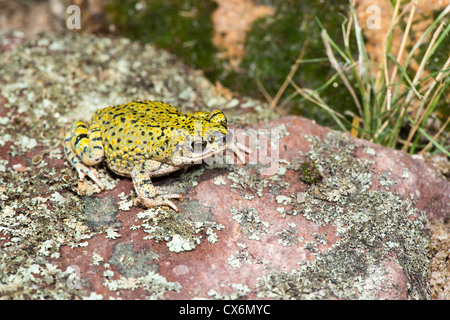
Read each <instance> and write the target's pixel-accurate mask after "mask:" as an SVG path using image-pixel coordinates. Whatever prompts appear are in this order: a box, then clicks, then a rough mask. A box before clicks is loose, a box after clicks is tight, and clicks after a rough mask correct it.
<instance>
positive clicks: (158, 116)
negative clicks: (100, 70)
mask: <svg viewBox="0 0 450 320" xmlns="http://www.w3.org/2000/svg"><path fill="white" fill-rule="evenodd" d="M226 148H229V149H231V150H232V151H233V152H234V153H235V154H236V155H237V156H238V157H239V158H240V159H242V158H243V154H242V152H241V150H242V151H245V152H249V150H248V149H246V148H245V147H243V146H241V145H239V144H236V143H232V142H231V132H230V131H229V130H228V129H227V119H226V117H225V115H224V114H223V112H222V111H219V110H216V111H213V112H211V113H208V112H195V113H187V114H184V113H182V112H180V111H178V110H177V109H176V108H175V107H173V106H171V105H169V104H166V103H162V102H152V101H133V102H130V103H127V104H123V105H117V106H112V107H108V108H105V109H100V110H98V111H97V112H96V113H95V114H94V116H93V117H92V119H91V121H90V122H89V126H88V125H86V123H84V122H82V121H77V122H75V123H74V124H73V125H72V126H71V127H70V128H69V130H68V131H67V133H66V136H65V139H64V151H65V154H66V158H67V160H68V161H69V163H70V164H71V165H72V166H73V167H74V168H75V169H76V170H77V172H78V175H79V178H80V181H83V179H84V177H85V176H86V175H88V176H89V177H90V178H91V179H92V180H93V181H95V183H96V184H97V185H98V186H99V187H100V188H101V189H102V190H103V189H104V186H103V184H102V182H101V181H100V179H99V175H98V172H97V171H96V170H95V168H93V167H92V166H94V165H96V164H98V163H100V162H101V161H102V160H103V159H105V160H106V163H107V165H108V167H109V168H110V169H111V170H112V171H113V172H115V173H117V174H119V175H123V176H127V177H131V178H132V180H133V184H134V187H135V189H136V193H137V195H138V197H137V198H136V200H135V205H137V204H138V203H141V204H142V205H144V206H145V207H147V208H151V207H155V206H169V207H171V208H173V209H174V210H175V211H178V208H177V207H176V206H175V204H174V203H173V202H172V201H170V200H169V199H174V198H178V199H180V198H182V196H181V195H179V194H167V195H158V194H157V193H156V190H155V187H154V186H153V184H152V181H151V178H152V177H159V176H163V175H166V174H169V173H171V172H174V171H176V170H179V169H181V168H185V167H187V166H190V165H193V164H195V163H201V160H203V159H206V158H209V157H212V156H214V155H216V154H218V153H221V152H224V151H225V149H226Z"/></svg>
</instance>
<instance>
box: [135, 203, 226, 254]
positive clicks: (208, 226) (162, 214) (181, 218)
mask: <svg viewBox="0 0 450 320" xmlns="http://www.w3.org/2000/svg"><path fill="white" fill-rule="evenodd" d="M136 217H137V218H138V221H139V224H136V225H134V226H132V227H131V229H132V230H136V229H139V228H142V229H143V230H144V232H146V233H148V235H147V236H145V237H144V240H152V239H153V240H155V241H158V242H159V241H163V242H165V243H166V245H167V247H168V249H169V250H170V251H173V252H176V253H179V252H183V251H190V250H194V249H195V247H196V246H197V245H198V244H200V243H201V241H202V240H204V239H207V241H209V242H211V243H214V242H217V240H218V237H219V235H218V234H217V233H215V232H214V231H213V229H215V230H217V231H220V230H222V229H223V228H225V226H223V225H221V224H218V223H217V222H215V221H214V216H213V215H212V214H211V208H208V207H206V208H205V207H204V206H201V205H199V204H198V203H197V202H196V201H192V203H190V204H189V205H187V206H183V212H182V213H176V212H174V211H173V210H170V209H168V208H164V207H159V208H152V209H149V210H146V211H142V212H140V213H138V214H137V215H136Z"/></svg>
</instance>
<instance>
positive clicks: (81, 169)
mask: <svg viewBox="0 0 450 320" xmlns="http://www.w3.org/2000/svg"><path fill="white" fill-rule="evenodd" d="M75 169H77V172H78V176H79V177H80V181H83V180H84V177H86V175H88V176H89V177H90V178H91V179H92V180H93V181H94V182H95V183H96V184H97V185H98V186H99V187H100V189H102V190H105V186H104V185H103V183H102V182H101V181H100V175H99V174H98V172H97V170H95V168H92V167H88V166H85V165H84V164H82V163H81V162H78V163H77V164H76V165H75Z"/></svg>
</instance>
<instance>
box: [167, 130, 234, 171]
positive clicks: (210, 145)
mask: <svg viewBox="0 0 450 320" xmlns="http://www.w3.org/2000/svg"><path fill="white" fill-rule="evenodd" d="M232 138H233V135H232V134H231V132H230V131H228V133H227V134H226V135H225V134H222V135H219V136H214V137H209V138H208V139H207V140H202V139H194V140H192V141H189V142H187V143H186V146H185V147H186V149H187V151H186V150H184V152H180V153H176V154H174V155H172V158H171V163H172V164H173V165H176V166H179V165H191V164H199V163H201V162H202V160H205V159H208V158H210V157H213V156H215V155H217V154H220V153H223V152H225V150H226V149H227V148H228V147H229V146H230V145H232V144H233V139H232Z"/></svg>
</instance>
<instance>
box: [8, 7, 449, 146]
mask: <svg viewBox="0 0 450 320" xmlns="http://www.w3.org/2000/svg"><path fill="white" fill-rule="evenodd" d="M402 2H403V3H404V5H405V6H406V5H407V4H408V3H409V1H402ZM353 3H354V7H355V14H356V17H357V18H358V19H359V20H360V21H367V19H369V18H370V14H371V12H370V11H368V7H369V6H370V5H373V4H376V6H377V8H378V9H379V14H380V16H379V18H380V21H379V22H380V23H379V26H378V28H377V29H370V28H367V24H366V23H361V28H362V29H363V34H364V38H365V47H366V50H367V54H368V56H369V57H370V59H371V60H372V61H374V62H375V63H381V61H382V56H383V54H384V52H383V49H382V46H381V43H382V41H383V39H384V38H385V37H386V34H387V33H388V32H390V30H389V28H390V26H391V23H390V19H391V18H392V15H393V2H391V1H390V0H355V1H354V2H353ZM71 4H74V5H77V6H79V8H80V9H81V26H82V27H81V29H80V30H75V31H73V30H68V29H67V27H66V24H65V23H66V19H67V17H68V16H69V15H68V13H66V9H67V7H68V6H69V5H71ZM416 4H417V6H416V13H415V15H414V20H413V24H412V26H411V32H410V35H409V39H408V41H409V42H408V43H407V45H409V48H410V47H411V46H412V45H413V44H414V41H416V40H417V39H419V38H420V37H421V35H422V34H423V33H424V32H425V30H426V29H427V27H428V26H429V25H430V24H431V23H432V21H433V20H434V19H435V18H436V17H437V16H438V15H439V14H440V13H441V12H442V11H443V10H444V8H445V7H446V6H447V5H448V4H449V1H448V0H426V1H416ZM349 7H350V2H349V1H325V0H316V1H301V0H287V1H277V0H214V1H213V0H129V1H119V0H72V1H69V0H15V1H13V0H0V30H1V31H8V30H14V31H18V30H19V31H21V32H23V33H24V34H25V35H26V36H31V35H33V34H35V33H39V32H44V31H53V32H57V33H64V32H87V33H95V34H98V35H103V36H104V35H106V36H124V37H128V38H131V39H133V40H138V41H142V42H149V43H154V44H156V45H157V46H159V47H161V48H164V49H167V50H168V51H170V52H172V53H174V54H175V55H177V56H178V57H179V58H180V59H182V60H183V61H184V63H185V64H187V65H188V66H190V67H192V68H196V69H200V70H202V71H203V72H204V74H205V75H206V76H207V78H208V79H209V80H210V81H211V82H212V83H215V84H216V85H217V86H218V87H219V88H222V89H223V91H224V92H225V91H231V92H233V93H238V94H241V95H247V96H251V97H254V98H257V99H260V100H261V101H267V102H269V103H270V102H273V101H272V100H273V99H274V98H276V101H275V102H276V103H272V107H274V108H276V110H277V111H278V112H279V113H281V114H298V115H302V116H305V117H308V118H312V119H315V120H316V121H317V122H318V123H320V124H322V125H326V126H329V127H334V128H339V126H337V124H336V122H335V121H334V120H333V118H332V117H331V116H330V114H329V113H328V112H324V111H323V109H321V108H317V106H316V104H315V103H313V102H311V101H310V100H308V99H305V97H304V96H302V95H300V94H298V90H296V89H295V87H294V86H293V85H287V86H285V87H284V88H283V83H284V82H285V81H286V78H287V77H288V75H289V73H290V71H291V70H292V68H293V65H294V64H295V62H296V60H297V59H298V58H300V59H301V64H300V65H299V66H297V67H298V70H296V72H295V73H294V74H292V77H291V78H290V79H289V80H290V81H291V82H293V83H294V84H295V85H297V86H298V87H299V88H309V89H311V90H318V88H320V99H321V101H323V102H324V103H326V105H327V106H330V108H332V109H333V110H335V111H336V112H338V113H340V114H342V115H343V118H344V120H345V123H344V125H345V126H346V128H347V129H350V127H351V124H352V123H353V124H354V123H355V118H357V117H356V116H355V115H356V114H357V113H358V110H357V106H356V105H355V103H354V101H353V98H352V96H351V95H350V94H349V92H348V90H346V89H345V87H344V83H343V82H342V79H341V78H340V77H336V76H335V75H336V70H334V69H333V68H332V67H330V61H329V57H327V54H326V52H325V48H324V43H323V39H322V38H321V36H320V32H321V30H322V28H324V29H326V30H327V32H328V34H329V37H330V38H331V39H333V41H334V42H335V44H336V45H337V46H338V47H341V48H343V47H345V45H348V47H349V48H350V49H351V51H352V52H353V53H355V54H354V55H357V52H358V49H357V44H356V37H354V36H353V35H350V37H349V38H348V39H350V42H349V43H347V44H346V43H345V39H346V38H345V31H346V30H345V23H346V21H347V20H348V18H349V12H350V8H349ZM408 17H409V16H408V12H407V11H405V12H403V15H400V17H399V24H398V27H399V28H398V29H399V30H396V32H397V34H395V33H394V35H395V36H394V37H393V38H392V48H394V49H395V48H398V47H399V46H400V41H401V40H402V28H404V27H405V25H406V23H407V19H408ZM353 32H354V31H353V29H352V30H350V33H353ZM449 38H450V37H447V39H445V40H444V42H445V43H442V44H441V46H440V48H439V50H436V52H435V53H434V54H433V59H430V60H429V61H427V72H428V74H431V73H432V72H433V71H437V70H439V69H440V68H442V65H443V64H444V62H445V61H446V59H447V57H448V52H449V51H450V42H449V40H448V39H449ZM425 49H426V45H423V50H419V51H418V52H417V54H415V55H414V56H413V58H412V61H411V63H410V67H411V70H410V71H409V72H414V70H417V69H418V68H419V65H420V60H421V58H422V57H423V55H424V51H425ZM394 51H395V50H394ZM338 58H339V57H338ZM357 58H358V57H357V56H356V57H355V59H357ZM333 76H335V77H334V78H333ZM411 77H412V75H411ZM348 81H349V83H350V84H352V85H354V86H356V84H355V83H356V82H355V81H356V80H355V79H354V75H352V74H351V72H350V73H349V75H348ZM325 84H326V85H325ZM280 88H281V89H282V90H281V92H280ZM277 95H279V96H278V97H277ZM449 97H450V94H448V92H447V94H444V95H443V96H442V97H441V99H440V100H439V101H438V105H437V107H436V108H435V109H434V110H435V112H434V114H433V115H434V116H433V118H432V119H431V118H430V119H429V120H428V122H429V123H428V124H427V125H428V127H429V128H431V131H430V134H431V135H432V134H433V133H435V132H436V131H438V130H439V128H441V126H442V124H443V122H445V119H447V118H448V117H449V112H450V111H449V109H450V108H448V105H449V102H450V98H449ZM360 99H363V98H360ZM356 120H357V119H356ZM340 129H342V128H340ZM433 130H434V131H433ZM446 132H448V129H446ZM400 134H401V135H403V139H406V137H407V131H406V132H405V133H402V132H401V133H400ZM359 136H360V137H366V138H367V136H364V135H361V134H360V135H359ZM427 142H428V141H423V144H425V143H427ZM391 146H393V147H398V148H399V146H395V145H391Z"/></svg>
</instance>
